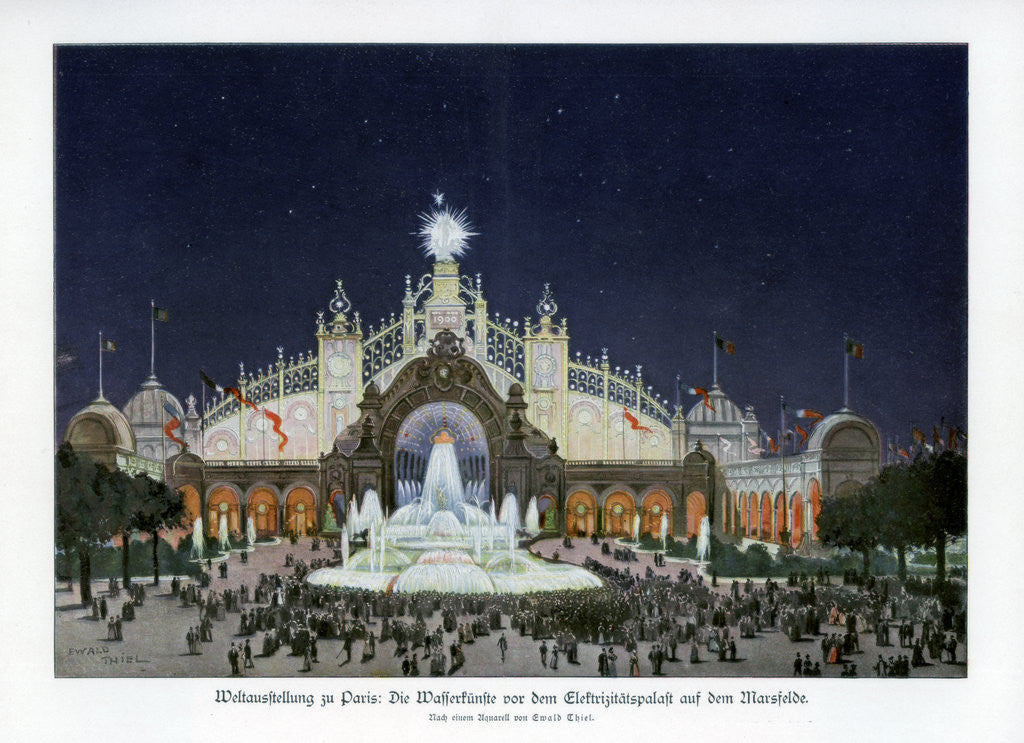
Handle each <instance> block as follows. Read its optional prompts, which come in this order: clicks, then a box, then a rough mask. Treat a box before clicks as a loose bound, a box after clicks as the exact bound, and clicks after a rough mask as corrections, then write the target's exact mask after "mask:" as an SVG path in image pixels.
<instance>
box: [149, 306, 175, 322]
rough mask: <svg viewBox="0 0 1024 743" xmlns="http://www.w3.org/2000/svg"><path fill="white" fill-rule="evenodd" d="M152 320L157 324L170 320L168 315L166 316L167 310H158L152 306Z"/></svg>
mask: <svg viewBox="0 0 1024 743" xmlns="http://www.w3.org/2000/svg"><path fill="white" fill-rule="evenodd" d="M153 319H154V320H157V321H159V322H167V321H168V320H170V319H171V318H170V315H168V314H167V310H164V309H160V308H159V307H157V306H156V305H153Z"/></svg>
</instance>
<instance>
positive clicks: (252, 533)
mask: <svg viewBox="0 0 1024 743" xmlns="http://www.w3.org/2000/svg"><path fill="white" fill-rule="evenodd" d="M247 521H248V523H247V524H246V527H245V538H246V541H247V542H249V546H250V547H252V546H253V545H254V544H256V524H254V523H253V520H252V519H247Z"/></svg>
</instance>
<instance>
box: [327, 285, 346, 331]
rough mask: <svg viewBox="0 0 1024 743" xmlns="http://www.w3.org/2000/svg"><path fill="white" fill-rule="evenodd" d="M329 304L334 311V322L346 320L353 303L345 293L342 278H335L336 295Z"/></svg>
mask: <svg viewBox="0 0 1024 743" xmlns="http://www.w3.org/2000/svg"><path fill="white" fill-rule="evenodd" d="M327 306H328V307H329V308H330V310H331V312H333V313H334V322H337V323H343V322H345V319H346V317H345V316H346V315H347V314H348V313H349V311H351V309H352V303H351V302H350V301H349V300H348V295H346V294H345V286H344V284H343V283H342V281H341V279H335V281H334V296H333V297H331V302H330V304H328V305H327Z"/></svg>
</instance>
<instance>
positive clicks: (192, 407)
mask: <svg viewBox="0 0 1024 743" xmlns="http://www.w3.org/2000/svg"><path fill="white" fill-rule="evenodd" d="M185 404H186V405H188V412H187V413H185V415H196V396H195V395H193V394H192V393H191V392H190V393H188V397H186V398H185Z"/></svg>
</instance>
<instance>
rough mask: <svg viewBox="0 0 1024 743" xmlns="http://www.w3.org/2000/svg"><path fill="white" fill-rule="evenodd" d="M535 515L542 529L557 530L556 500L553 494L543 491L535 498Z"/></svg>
mask: <svg viewBox="0 0 1024 743" xmlns="http://www.w3.org/2000/svg"><path fill="white" fill-rule="evenodd" d="M537 515H538V519H537V521H538V523H539V524H540V528H541V529H542V530H544V531H558V502H557V501H556V500H555V496H553V495H551V494H550V493H544V495H542V496H541V497H540V498H538V499H537Z"/></svg>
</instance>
